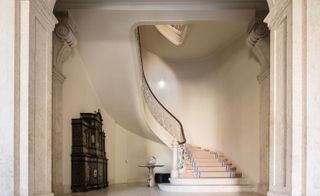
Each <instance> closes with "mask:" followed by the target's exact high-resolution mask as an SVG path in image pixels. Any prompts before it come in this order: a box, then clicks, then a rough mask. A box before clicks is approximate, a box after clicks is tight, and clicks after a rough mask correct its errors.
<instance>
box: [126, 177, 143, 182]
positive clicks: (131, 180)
mask: <svg viewBox="0 0 320 196" xmlns="http://www.w3.org/2000/svg"><path fill="white" fill-rule="evenodd" d="M142 182H145V183H147V178H142V177H141V178H128V183H142Z"/></svg>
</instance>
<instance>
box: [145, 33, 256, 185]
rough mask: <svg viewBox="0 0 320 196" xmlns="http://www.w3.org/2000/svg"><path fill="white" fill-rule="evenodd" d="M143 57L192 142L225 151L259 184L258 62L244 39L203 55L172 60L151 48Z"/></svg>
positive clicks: (162, 97) (149, 75)
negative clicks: (155, 52) (156, 53)
mask: <svg viewBox="0 0 320 196" xmlns="http://www.w3.org/2000/svg"><path fill="white" fill-rule="evenodd" d="M177 49H178V48H177ZM143 57H144V65H145V71H146V75H147V79H148V81H149V83H150V85H151V88H152V89H153V91H154V92H155V94H156V96H158V98H159V99H160V100H161V101H162V103H163V104H164V105H165V106H167V107H168V109H169V110H170V111H172V112H173V114H175V115H176V116H177V117H178V118H179V119H180V120H181V121H182V123H183V125H184V128H185V132H186V137H187V142H188V143H191V144H195V145H199V146H202V147H213V148H215V149H217V150H220V151H223V152H224V153H225V154H226V155H227V156H228V158H230V159H232V160H233V162H234V163H236V164H238V166H239V167H240V168H241V169H242V171H243V172H244V174H246V175H248V176H249V177H250V178H251V179H252V180H253V181H254V182H258V179H259V84H258V81H257V80H256V76H257V74H258V72H259V65H258V64H257V63H256V62H255V61H254V60H253V59H251V58H250V57H249V50H248V49H247V47H246V46H245V38H244V37H241V38H239V39H238V40H237V41H236V42H235V43H233V44H232V45H230V46H228V47H227V48H225V49H224V50H221V53H219V54H216V55H213V56H211V57H207V58H204V59H196V60H183V61H179V62H178V61H172V60H171V61H170V60H168V59H162V58H160V57H159V56H157V55H155V54H153V53H151V52H150V51H147V50H144V51H143ZM160 80H164V81H165V82H166V86H165V87H164V88H159V86H158V81H160Z"/></svg>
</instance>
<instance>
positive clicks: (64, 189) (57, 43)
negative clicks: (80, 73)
mask: <svg viewBox="0 0 320 196" xmlns="http://www.w3.org/2000/svg"><path fill="white" fill-rule="evenodd" d="M55 15H56V17H57V19H58V21H59V23H58V24H57V25H56V27H55V30H54V33H53V72H52V75H53V77H52V80H53V81H52V131H53V134H52V141H53V146H52V152H53V161H52V164H53V167H52V170H53V171H52V173H53V176H52V177H53V178H52V179H53V183H52V184H53V191H54V193H55V194H57V195H59V194H64V193H68V192H70V185H65V184H64V183H63V179H64V176H65V175H64V173H63V168H64V165H63V162H62V154H63V133H62V115H63V104H62V101H63V100H62V98H63V94H62V88H63V82H64V80H65V76H64V75H63V74H62V66H63V62H64V61H65V60H66V59H67V58H68V56H69V55H70V53H71V50H72V48H73V47H75V45H76V43H77V42H76V38H75V36H74V31H75V25H74V23H73V21H72V20H71V17H70V15H69V13H68V12H57V13H56V14H55Z"/></svg>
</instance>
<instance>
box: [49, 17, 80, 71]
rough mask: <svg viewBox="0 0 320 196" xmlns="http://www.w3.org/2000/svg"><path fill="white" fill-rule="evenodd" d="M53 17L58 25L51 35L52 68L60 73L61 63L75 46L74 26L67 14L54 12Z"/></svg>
mask: <svg viewBox="0 0 320 196" xmlns="http://www.w3.org/2000/svg"><path fill="white" fill-rule="evenodd" d="M55 15H56V17H57V19H58V21H59V23H58V24H56V26H55V29H54V33H53V66H54V67H55V68H56V69H57V70H59V71H60V72H61V71H62V64H63V62H64V61H65V60H66V59H67V58H68V57H69V56H70V54H71V51H72V48H74V47H75V46H76V45H77V39H76V37H75V30H76V25H75V23H74V21H73V20H72V18H71V16H70V14H69V12H56V13H55Z"/></svg>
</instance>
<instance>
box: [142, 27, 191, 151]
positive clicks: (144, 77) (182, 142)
mask: <svg viewBox="0 0 320 196" xmlns="http://www.w3.org/2000/svg"><path fill="white" fill-rule="evenodd" d="M137 31H138V44H139V52H140V63H141V68H142V77H143V79H144V81H145V82H146V84H147V87H148V89H149V91H150V93H151V95H152V96H153V98H154V99H155V100H156V101H157V102H158V104H159V105H160V106H161V107H162V108H163V109H164V110H165V111H166V112H167V113H168V114H169V115H170V116H171V117H172V118H174V119H175V120H176V121H177V122H178V124H179V126H180V130H181V135H182V139H183V141H181V142H180V141H178V144H180V145H181V144H185V143H186V141H187V140H186V137H185V135H184V129H183V126H182V123H181V122H180V121H179V119H178V118H177V117H175V116H174V115H173V114H172V113H171V112H170V111H169V110H168V109H167V108H166V107H164V105H163V104H162V103H161V102H160V101H159V100H158V98H157V97H156V96H155V94H154V93H153V91H152V90H151V88H150V85H149V83H148V81H147V78H146V75H145V73H144V66H143V60H142V46H141V39H140V31H139V27H137Z"/></svg>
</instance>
